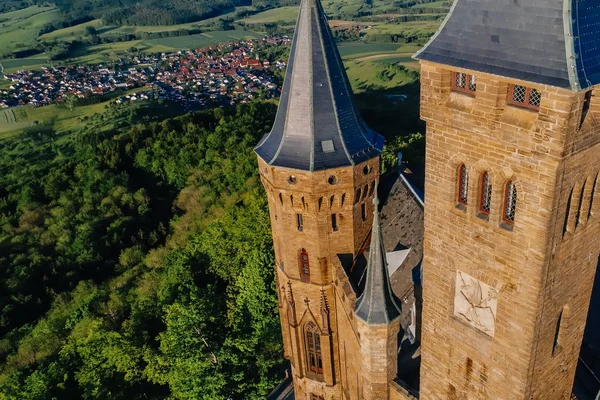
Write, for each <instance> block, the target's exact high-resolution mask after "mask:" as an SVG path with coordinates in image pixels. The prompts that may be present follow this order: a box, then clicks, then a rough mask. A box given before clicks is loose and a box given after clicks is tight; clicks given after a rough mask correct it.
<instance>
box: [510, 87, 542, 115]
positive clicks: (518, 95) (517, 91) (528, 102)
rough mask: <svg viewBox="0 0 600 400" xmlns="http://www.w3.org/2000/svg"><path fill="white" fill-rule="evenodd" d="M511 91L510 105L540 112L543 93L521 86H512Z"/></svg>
mask: <svg viewBox="0 0 600 400" xmlns="http://www.w3.org/2000/svg"><path fill="white" fill-rule="evenodd" d="M509 89H510V90H509V97H508V103H509V104H512V105H515V106H519V107H524V108H529V109H532V110H539V108H540V104H541V102H542V93H541V92H540V91H539V90H537V89H533V88H528V87H525V86H521V85H510V86H509Z"/></svg>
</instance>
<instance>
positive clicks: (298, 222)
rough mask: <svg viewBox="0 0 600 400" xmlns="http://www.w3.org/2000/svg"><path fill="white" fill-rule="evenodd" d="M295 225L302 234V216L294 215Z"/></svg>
mask: <svg viewBox="0 0 600 400" xmlns="http://www.w3.org/2000/svg"><path fill="white" fill-rule="evenodd" d="M296 225H297V227H298V231H299V232H302V231H303V230H304V221H303V219H302V214H296Z"/></svg>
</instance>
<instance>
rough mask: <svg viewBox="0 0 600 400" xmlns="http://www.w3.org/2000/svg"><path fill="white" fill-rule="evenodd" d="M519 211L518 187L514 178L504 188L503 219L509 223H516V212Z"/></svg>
mask: <svg viewBox="0 0 600 400" xmlns="http://www.w3.org/2000/svg"><path fill="white" fill-rule="evenodd" d="M516 211H517V188H516V187H515V183H514V181H512V180H509V181H507V182H506V187H505V189H504V211H503V213H502V221H503V222H504V223H506V224H508V225H513V224H514V223H515V214H516Z"/></svg>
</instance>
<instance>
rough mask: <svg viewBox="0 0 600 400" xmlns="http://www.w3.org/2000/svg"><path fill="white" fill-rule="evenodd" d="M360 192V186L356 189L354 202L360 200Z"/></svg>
mask: <svg viewBox="0 0 600 400" xmlns="http://www.w3.org/2000/svg"><path fill="white" fill-rule="evenodd" d="M360 194H361V190H360V188H358V189H356V195H355V196H354V204H356V203H358V202H359V201H360Z"/></svg>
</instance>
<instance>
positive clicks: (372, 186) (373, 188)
mask: <svg viewBox="0 0 600 400" xmlns="http://www.w3.org/2000/svg"><path fill="white" fill-rule="evenodd" d="M374 191H375V181H373V182H371V188H370V189H369V197H371V196H373V192H374Z"/></svg>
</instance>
